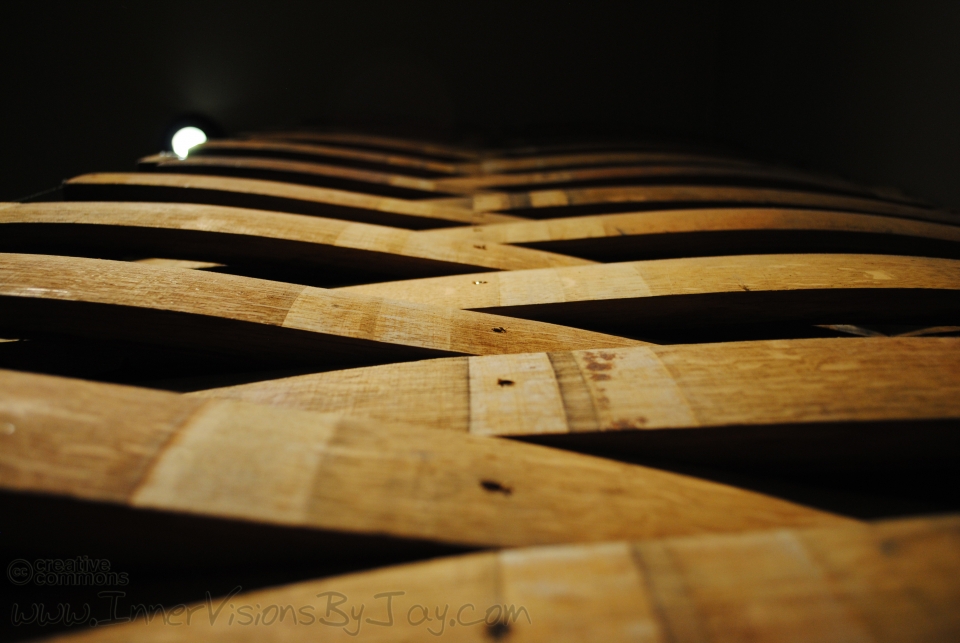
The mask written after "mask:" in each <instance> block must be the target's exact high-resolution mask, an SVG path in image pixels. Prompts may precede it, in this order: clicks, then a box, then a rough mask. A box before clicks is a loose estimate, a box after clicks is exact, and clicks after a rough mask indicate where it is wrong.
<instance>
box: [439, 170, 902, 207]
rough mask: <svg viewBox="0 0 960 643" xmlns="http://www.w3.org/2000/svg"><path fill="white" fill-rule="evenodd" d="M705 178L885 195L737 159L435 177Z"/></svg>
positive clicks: (466, 182) (584, 182)
mask: <svg viewBox="0 0 960 643" xmlns="http://www.w3.org/2000/svg"><path fill="white" fill-rule="evenodd" d="M703 180H710V181H715V182H717V183H719V182H723V183H724V184H725V185H727V186H735V185H737V184H738V183H741V184H746V185H755V184H758V183H759V184H763V185H768V186H774V187H777V186H779V187H794V188H807V189H813V190H815V189H821V190H826V191H829V192H841V193H846V194H855V195H862V196H863V195H866V196H873V197H880V195H878V194H875V193H873V192H872V191H871V190H869V189H867V188H864V187H863V186H860V185H857V184H854V183H850V182H848V181H842V180H839V179H834V178H832V177H825V176H818V175H813V174H806V173H803V172H798V171H796V170H792V169H787V168H778V167H766V166H752V165H745V164H743V165H735V164H725V163H722V162H720V163H707V162H701V163H689V162H687V163H662V164H651V165H616V166H602V167H592V168H578V169H571V170H553V171H542V172H520V173H509V174H483V175H476V176H463V177H451V178H440V179H436V180H434V181H433V184H434V187H435V189H436V190H437V191H443V192H449V193H452V194H473V193H475V192H478V191H481V190H490V189H500V190H503V191H519V190H524V189H525V190H543V189H548V188H550V189H553V188H574V187H587V186H591V185H597V186H600V185H606V186H614V185H615V186H629V185H640V184H654V185H656V184H669V183H675V182H681V183H682V182H691V181H703ZM897 200H906V199H897Z"/></svg>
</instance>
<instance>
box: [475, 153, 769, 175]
mask: <svg viewBox="0 0 960 643" xmlns="http://www.w3.org/2000/svg"><path fill="white" fill-rule="evenodd" d="M641 163H643V164H650V165H653V164H658V163H725V164H730V165H749V164H750V163H749V162H748V161H744V160H742V159H738V158H734V157H729V156H721V155H711V154H703V153H697V152H687V151H667V150H644V151H636V150H624V151H609V150H607V151H599V152H596V151H582V152H573V153H567V154H556V153H545V154H537V155H535V156H522V157H519V158H506V157H500V158H490V159H484V160H482V161H480V162H479V163H477V164H475V165H470V164H462V165H461V166H460V167H461V172H462V173H464V174H468V173H469V174H499V173H505V172H529V171H534V170H547V169H560V168H586V167H591V166H597V165H627V164H641Z"/></svg>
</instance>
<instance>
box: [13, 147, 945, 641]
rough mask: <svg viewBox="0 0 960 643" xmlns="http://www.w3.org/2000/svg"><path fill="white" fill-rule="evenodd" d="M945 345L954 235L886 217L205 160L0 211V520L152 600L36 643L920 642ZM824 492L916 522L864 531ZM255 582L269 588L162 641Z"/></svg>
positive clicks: (936, 552) (583, 155)
mask: <svg viewBox="0 0 960 643" xmlns="http://www.w3.org/2000/svg"><path fill="white" fill-rule="evenodd" d="M957 335H960V216H957V215H955V214H954V213H951V212H949V211H945V210H941V209H937V208H935V207H931V206H929V205H927V204H924V203H921V202H918V201H916V200H913V199H910V198H908V197H905V196H903V195H899V194H896V193H893V192H891V191H888V190H879V189H871V188H865V187H862V186H858V185H855V184H851V183H849V182H846V181H842V180H838V179H835V178H832V177H824V176H819V175H814V174H810V173H806V172H801V171H797V170H794V169H790V168H783V167H775V166H769V165H764V164H760V163H756V162H753V161H751V160H748V159H743V158H739V157H737V156H734V155H730V154H726V153H716V152H712V151H709V150H707V151H705V150H700V149H694V148H685V147H681V146H664V145H659V146H649V145H641V144H627V143H618V144H604V143H595V144H592V145H565V146H561V145H557V146H553V147H550V146H547V147H526V148H521V147H516V148H511V149H471V148H467V147H457V146H450V145H441V144H435V143H428V142H422V141H415V140H408V139H398V138H390V137H381V136H370V135H364V134H344V133H330V132H271V133H261V134H251V135H248V136H246V137H245V138H240V139H236V140H216V141H211V142H209V143H206V144H204V145H202V146H200V147H198V148H194V150H192V151H191V153H190V155H189V156H188V157H187V158H184V159H180V158H177V157H174V156H170V155H166V154H161V155H154V156H150V157H146V158H144V159H142V160H141V161H140V165H139V167H138V171H137V172H130V173H122V174H121V173H111V174H89V175H84V176H79V177H75V178H72V179H69V180H68V181H66V182H65V184H64V186H63V188H62V191H61V194H60V199H59V200H55V201H54V200H48V201H43V202H30V203H8V204H0V337H3V338H5V340H4V341H2V342H0V369H2V370H0V443H2V444H3V448H2V449H0V505H2V506H4V507H5V511H7V512H18V513H19V514H20V515H21V516H22V518H21V520H20V521H19V525H20V527H18V529H19V531H17V530H14V535H13V536H12V540H11V541H10V543H12V545H13V546H16V547H19V548H20V549H18V550H17V551H18V552H19V553H17V554H16V555H15V556H12V558H18V559H29V558H32V557H35V558H50V557H51V556H53V554H52V553H51V552H54V553H57V554H58V555H59V554H60V553H63V552H69V551H70V549H71V548H77V547H93V548H95V549H99V550H102V551H106V552H107V553H108V554H110V555H114V556H116V557H117V558H118V560H121V561H124V562H126V563H128V564H129V565H132V566H134V568H135V569H138V570H141V571H143V570H153V569H155V568H156V567H157V566H160V567H164V568H168V569H172V570H173V571H172V572H171V574H172V576H173V577H172V578H171V579H168V582H167V585H165V587H166V588H167V589H166V590H164V591H166V592H167V593H166V594H163V596H164V597H165V598H163V600H161V601H160V604H161V605H163V607H162V609H161V611H162V612H163V614H162V616H161V617H160V618H159V619H156V618H154V619H152V620H151V619H148V618H143V615H142V614H141V615H140V617H139V618H136V619H133V620H132V621H131V622H126V623H125V624H121V625H115V626H112V627H110V628H107V629H104V628H102V627H98V628H96V629H95V630H93V631H90V632H86V633H82V634H75V633H71V630H70V629H69V628H67V627H65V626H63V624H61V626H62V627H61V629H62V630H63V631H62V632H61V634H62V635H63V636H65V637H66V639H67V640H72V639H75V638H84V637H88V638H96V639H108V640H134V639H136V640H158V641H159V640H164V641H200V640H231V641H232V640H277V641H280V640H284V641H299V640H315V639H317V638H319V639H321V640H327V639H328V638H337V637H343V638H345V639H351V638H359V639H370V640H387V641H394V640H396V641H400V640H411V639H417V638H424V637H426V636H427V634H425V632H427V631H428V628H429V633H430V634H432V635H435V636H439V635H440V634H442V635H444V636H446V637H449V638H452V639H456V640H461V639H462V640H477V641H481V640H510V641H513V640H518V641H519V640H531V641H532V640H604V641H606V640H611V641H619V640H643V641H665V642H666V641H783V640H810V641H821V640H838V641H840V640H843V641H848V640H849V641H914V640H923V641H952V640H957V639H958V638H960V620H958V618H957V615H958V614H960V610H957V609H956V608H957V607H958V603H960V580H958V579H960V518H958V517H957V516H956V515H947V516H941V517H917V516H916V514H919V513H925V512H926V511H927V510H928V509H927V507H930V506H932V507H934V508H935V509H940V510H943V509H947V510H956V509H960V504H957V503H956V499H955V494H952V493H951V491H950V488H949V485H950V484H951V483H952V482H957V480H956V476H955V474H954V473H953V472H954V471H955V470H956V466H957V462H958V458H960V437H958V436H960V337H957ZM778 476H781V477H778ZM782 476H787V477H788V478H789V479H791V480H794V482H793V483H791V484H795V485H796V484H800V485H801V486H802V485H803V484H806V483H802V482H799V483H798V482H796V481H797V480H801V481H802V480H806V481H807V483H809V481H810V480H811V479H812V478H816V479H817V481H818V484H821V488H820V490H819V492H816V493H813V494H812V495H811V493H810V489H811V487H810V486H809V484H808V485H807V487H804V488H805V489H806V492H805V494H806V495H804V494H800V495H798V494H797V493H791V492H790V491H789V490H788V489H787V488H786V487H784V486H783V484H781V483H775V481H776V480H781V482H782V481H783V480H784V479H785V478H782ZM791 476H792V477H791ZM838 476H839V477H838ZM844 476H847V477H849V476H855V477H857V479H858V480H859V481H862V480H880V479H882V480H890V481H893V483H892V484H894V485H896V484H899V482H898V481H902V480H905V479H911V480H912V481H913V484H914V486H913V487H912V488H911V490H910V493H912V494H913V500H915V501H916V500H917V497H916V496H917V495H918V494H919V495H923V494H924V493H926V492H928V491H930V490H931V489H932V487H931V485H934V484H937V485H946V488H943V487H942V486H941V487H938V490H937V493H936V494H934V496H935V497H932V498H930V501H931V503H932V504H930V505H928V504H924V502H922V501H921V502H913V504H910V503H907V508H906V509H903V508H901V509H899V510H890V511H887V512H886V513H884V512H883V511H880V512H879V513H875V515H881V516H886V517H893V516H899V517H901V519H900V520H887V521H881V522H864V521H863V520H862V514H863V512H858V511H857V510H856V509H850V504H849V502H848V503H847V505H846V507H847V510H844V508H843V506H841V505H837V504H835V503H834V504H831V502H830V501H829V497H831V493H834V492H835V493H840V494H844V493H850V487H849V486H843V485H841V487H839V488H834V489H832V491H831V484H833V485H837V484H840V483H838V482H836V481H837V480H839V479H842V478H843V477H844ZM821 477H822V478H823V481H821V480H820V478H821ZM831 480H832V481H834V482H831ZM925 480H926V481H935V482H929V483H925V482H924V481H925ZM918 481H919V482H918ZM944 481H946V482H944ZM844 484H846V483H844ZM778 485H779V486H778ZM924 485H927V486H924ZM787 486H789V485H787ZM877 488H880V489H881V490H880V491H876V489H874V491H872V492H871V493H874V495H876V494H877V493H879V494H880V496H883V494H884V493H886V494H887V495H888V496H890V498H893V499H896V498H899V496H898V495H897V493H895V492H890V491H889V490H888V491H883V490H882V488H883V487H882V485H880V487H877ZM838 489H839V490H838ZM908 495H909V494H908ZM890 498H887V500H890ZM921 500H923V499H922V498H921ZM890 501H891V502H893V500H890ZM841 504H842V503H841ZM894 504H895V503H894ZM868 513H869V512H868ZM911 514H913V517H912V518H910V519H903V518H902V517H903V516H904V515H908V516H909V515H911ZM58 516H64V517H63V518H58ZM66 516H69V519H68V518H67V517H66ZM103 516H110V519H109V522H110V524H109V526H105V525H103V524H102V523H103ZM58 520H59V521H60V522H58ZM68 520H69V523H68V522H67V521H68ZM51 521H52V522H51ZM51 525H53V528H51ZM145 525H146V526H145ZM183 525H190V527H189V528H188V529H187V532H186V534H184V528H183ZM191 530H194V531H193V532H191ZM192 533H195V534H196V535H195V536H192ZM213 533H216V534H220V535H221V536H224V535H225V537H226V539H227V540H229V541H231V543H232V545H231V546H230V547H226V548H225V547H224V545H223V543H222V542H221V541H217V540H212V539H209V538H206V537H205V534H213ZM183 537H186V538H187V539H188V541H189V543H190V551H191V553H190V556H189V557H187V558H185V559H183V560H178V553H177V547H175V546H174V545H173V544H172V543H173V542H174V540H175V539H177V538H180V539H182V538H183ZM258 541H259V542H262V543H266V542H269V543H271V546H273V547H278V548H279V550H278V551H276V552H270V553H269V554H266V553H264V552H263V551H259V550H258V546H257V542H258ZM178 542H179V541H178ZM120 543H122V546H121V544H120ZM469 549H484V550H495V551H487V552H480V553H469V554H466V555H459V556H454V557H450V558H445V559H443V560H438V561H431V562H422V561H420V562H409V561H411V560H412V561H418V559H423V558H426V557H431V556H436V555H439V554H449V553H451V552H462V551H463V550H469ZM111 552H115V553H112V554H111ZM318 552H319V553H318ZM323 552H331V553H329V554H323ZM86 553H87V552H86V551H82V552H73V555H79V554H86ZM318 558H320V559H325V560H324V561H323V562H324V564H322V565H321V566H320V567H317V566H316V563H317V560H318ZM258 561H259V562H258ZM278 561H282V562H278ZM400 562H408V564H406V565H404V566H399V567H391V566H390V565H391V563H400ZM256 565H261V567H262V566H266V567H267V568H271V569H274V571H275V570H276V569H280V568H281V567H282V568H283V569H293V570H298V571H295V572H292V573H291V572H289V571H287V572H284V573H285V574H286V575H281V576H271V577H270V578H272V579H274V580H272V581H270V582H263V583H259V584H258V583H256V582H254V587H250V586H249V583H248V584H247V586H246V587H245V588H239V589H237V590H236V591H235V592H231V593H230V594H229V595H228V599H226V600H228V601H229V603H230V607H229V608H228V609H227V611H224V612H222V613H219V612H218V614H220V616H218V617H217V618H213V617H211V618H207V614H206V613H204V618H202V619H196V620H193V621H190V622H187V621H189V619H186V620H185V619H184V618H181V616H182V615H183V614H191V613H192V612H193V611H197V610H206V609H207V607H204V605H203V604H195V605H191V606H189V607H187V606H184V607H183V611H180V612H176V610H177V609H178V608H177V607H176V605H177V604H178V603H192V602H194V601H196V600H198V599H201V598H202V594H196V592H195V591H194V590H193V589H190V588H192V587H194V585H193V584H191V583H194V580H192V579H195V577H199V576H200V575H202V574H206V575H208V576H209V575H210V574H213V575H214V577H215V578H218V579H220V580H221V581H223V580H224V579H230V578H234V577H236V578H241V577H242V578H247V577H248V576H245V575H244V574H247V573H248V572H249V573H252V572H251V570H253V569H254V567H256ZM257 569H260V567H257ZM343 569H350V570H357V571H360V572H361V573H357V574H354V575H345V576H334V577H329V578H316V577H317V576H324V575H325V576H330V575H331V574H333V573H334V572H336V571H338V570H343ZM211 570H213V571H211ZM143 573H144V574H147V573H148V572H147V571H143ZM151 573H152V572H151ZM276 579H279V580H276ZM294 581H298V582H294ZM245 582H246V581H245ZM278 583H279V584H281V585H282V586H281V587H274V588H272V589H260V590H259V591H256V592H252V593H251V590H252V589H255V588H256V587H258V586H259V587H263V586H265V585H276V584H278ZM291 583H292V584H291ZM171 588H172V589H171ZM144 591H146V590H144ZM207 591H208V592H210V600H211V601H212V600H213V599H214V598H215V596H216V595H217V594H218V593H219V594H226V593H227V592H226V590H219V591H211V590H207ZM191 592H194V593H191ZM141 602H142V601H141ZM241 604H242V606H243V607H245V608H249V609H246V611H244V610H241V609H239V608H238V606H241ZM254 605H256V608H254V607H253V606H254ZM268 605H273V606H276V609H275V612H276V614H274V613H273V612H271V611H270V610H269V609H267V606H268ZM288 606H289V610H287V607H288ZM18 609H20V606H19V604H18V606H15V608H14V614H15V615H16V614H17V613H18V612H17V610H18ZM251 610H252V611H251ZM364 610H366V612H364ZM167 611H169V612H170V614H172V615H173V616H172V617H171V618H168V616H169V614H168V613H167ZM248 613H249V614H250V615H251V617H254V616H255V617H256V618H255V621H256V622H251V623H244V622H243V621H245V620H246V614H248ZM281 613H282V614H284V615H285V620H283V621H279V620H278V617H279V616H280V614H281ZM134 616H136V614H134ZM217 619H220V620H217ZM311 619H312V620H311ZM171 620H172V621H173V622H171ZM308 620H309V621H310V622H309V625H310V626H309V627H307V625H308V623H307V621H308ZM148 621H149V622H148ZM248 626H249V627H248ZM51 631H53V630H39V629H36V628H34V629H33V630H30V629H29V628H28V627H24V629H22V630H19V632H20V633H21V634H19V635H18V636H19V637H20V638H23V637H24V636H26V635H30V636H35V635H40V634H49V633H50V632H51Z"/></svg>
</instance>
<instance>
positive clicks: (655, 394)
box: [188, 337, 960, 471]
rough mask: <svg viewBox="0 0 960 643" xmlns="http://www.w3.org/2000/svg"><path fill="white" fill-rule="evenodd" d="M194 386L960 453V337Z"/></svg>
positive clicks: (228, 393)
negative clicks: (214, 386) (223, 385)
mask: <svg viewBox="0 0 960 643" xmlns="http://www.w3.org/2000/svg"><path fill="white" fill-rule="evenodd" d="M188 395H191V396H197V397H205V398H206V397H213V398H220V399H233V400H242V401H247V402H255V403H258V404H270V405H276V406H282V407H289V408H297V409H302V410H310V411H322V412H340V413H349V414H351V415H356V416H358V417H369V418H372V419H375V420H377V421H391V420H393V419H395V418H404V419H405V421H407V422H410V423H412V424H415V425H416V426H422V427H425V428H431V429H435V430H442V431H449V432H455V433H472V434H474V435H497V436H509V437H521V438H527V439H539V440H540V441H542V442H545V443H549V444H551V445H554V446H559V447H562V448H568V449H576V450H588V451H593V452H599V453H604V454H607V455H613V457H633V458H636V457H645V458H647V459H651V458H660V459H669V460H673V461H679V462H687V463H690V462H696V463H710V464H717V463H722V464H726V465H729V464H739V465H744V464H749V465H751V466H762V467H764V468H773V469H777V470H780V469H782V468H783V467H786V466H797V465H801V466H802V467H805V468H806V470H809V469H810V468H811V467H817V468H822V469H841V470H844V471H852V470H856V469H858V468H861V467H878V466H880V467H898V468H907V469H910V468H913V469H923V468H926V467H929V466H932V465H934V464H937V463H939V464H940V465H943V464H949V463H951V462H953V461H955V460H956V458H957V457H958V456H960V448H958V442H960V441H958V439H957V436H958V435H960V338H893V337H875V338H858V339H840V338H838V339H804V340H789V341H781V340H778V341H753V342H724V343H718V344H695V345H678V346H642V347H634V348H618V349H608V350H598V351H575V352H565V353H549V354H543V353H538V354H521V355H497V356H486V357H457V358H447V359H439V360H427V361H421V362H414V363H407V364H388V365H384V366H373V367H369V368H361V369H352V370H345V371H336V372H330V373H315V374H309V375H301V376H297V377H288V378H283V379H278V380H270V381H262V382H253V383H250V384H242V385H238V386H230V387H224V388H217V389H209V390H206V391H197V392H194V393H189V394H188Z"/></svg>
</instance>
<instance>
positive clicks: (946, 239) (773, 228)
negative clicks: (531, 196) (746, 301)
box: [420, 208, 960, 262]
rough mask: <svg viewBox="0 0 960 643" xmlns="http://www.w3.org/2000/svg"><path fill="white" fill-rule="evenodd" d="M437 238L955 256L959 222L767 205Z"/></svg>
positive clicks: (681, 253) (606, 248)
mask: <svg viewBox="0 0 960 643" xmlns="http://www.w3.org/2000/svg"><path fill="white" fill-rule="evenodd" d="M420 234H421V235H423V236H428V237H429V238H431V239H437V240H454V239H456V240H462V241H468V240H471V241H473V242H475V243H488V242H493V243H505V244H521V245H524V246H527V247H532V248H538V249H541V250H549V251H552V252H559V253H563V254H570V255H574V256H578V257H583V258H588V259H593V260H595V261H603V262H613V261H631V260H638V259H668V258H673V257H695V256H707V255H734V254H769V253H776V254H780V253H784V252H870V253H876V252H882V253H890V254H904V255H914V256H917V255H926V256H944V257H954V256H956V254H957V252H958V246H957V243H958V242H960V227H958V226H953V225H945V224H940V223H930V222H926V221H915V220H908V219H901V218H897V217H887V216H876V215H869V214H856V213H852V212H830V211H823V210H794V209H772V208H716V209H713V208H711V209H698V210H670V211H666V212H631V213H624V214H599V215H592V216H584V217H570V218H561V219H547V220H541V221H520V222H516V223H498V224H493V225H485V226H470V227H467V226H462V227H458V228H444V229H441V230H429V231H424V232H421V233H420Z"/></svg>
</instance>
